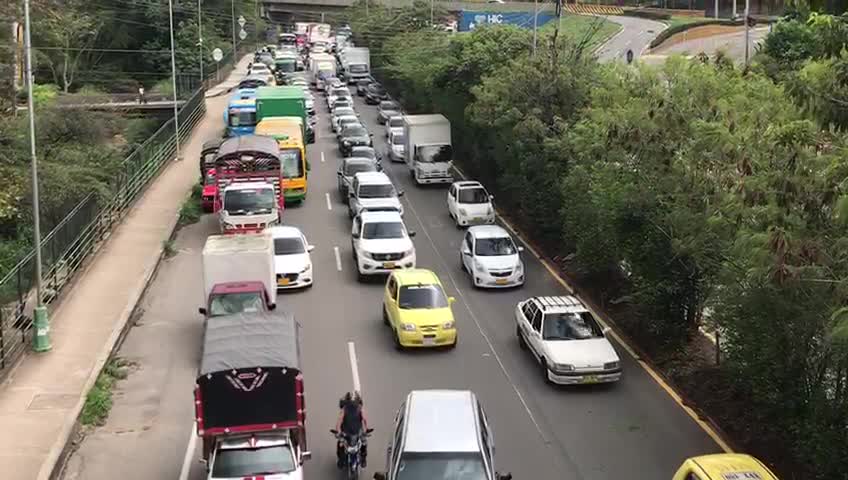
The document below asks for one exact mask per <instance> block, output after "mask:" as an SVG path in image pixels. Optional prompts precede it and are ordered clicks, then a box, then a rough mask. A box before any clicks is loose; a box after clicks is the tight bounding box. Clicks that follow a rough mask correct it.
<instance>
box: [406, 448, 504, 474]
mask: <svg viewBox="0 0 848 480" xmlns="http://www.w3.org/2000/svg"><path fill="white" fill-rule="evenodd" d="M394 478H395V479H396V480H432V479H434V478H444V479H449V480H487V479H488V476H487V475H486V466H485V464H484V463H483V457H482V456H481V455H480V454H479V453H433V452H427V453H417V452H404V453H403V454H402V455H401V457H400V465H398V469H397V472H396V473H395V476H394Z"/></svg>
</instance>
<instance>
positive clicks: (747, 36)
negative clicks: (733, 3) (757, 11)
mask: <svg viewBox="0 0 848 480" xmlns="http://www.w3.org/2000/svg"><path fill="white" fill-rule="evenodd" d="M750 14H751V0H745V67H748V48H749V47H750V43H751V40H750V39H751V37H750V34H751V33H750V32H751V28H750V26H749V23H748V15H750Z"/></svg>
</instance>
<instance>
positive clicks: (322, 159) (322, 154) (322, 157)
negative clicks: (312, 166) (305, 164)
mask: <svg viewBox="0 0 848 480" xmlns="http://www.w3.org/2000/svg"><path fill="white" fill-rule="evenodd" d="M321 163H324V152H321Z"/></svg>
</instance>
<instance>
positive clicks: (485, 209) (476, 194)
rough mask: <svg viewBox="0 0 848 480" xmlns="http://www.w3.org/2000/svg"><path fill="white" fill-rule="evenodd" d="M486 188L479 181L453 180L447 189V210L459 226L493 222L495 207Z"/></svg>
mask: <svg viewBox="0 0 848 480" xmlns="http://www.w3.org/2000/svg"><path fill="white" fill-rule="evenodd" d="M493 198H494V197H493V196H492V195H489V192H487V191H486V188H485V187H483V185H482V184H481V183H480V182H474V181H462V182H454V183H453V184H452V185H451V186H450V189H448V212H449V213H450V216H451V218H453V219H454V221H455V222H456V226H457V227H459V228H461V227H465V226H468V225H479V224H492V223H495V209H494V207H493V206H492V199H493Z"/></svg>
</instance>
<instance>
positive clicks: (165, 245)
mask: <svg viewBox="0 0 848 480" xmlns="http://www.w3.org/2000/svg"><path fill="white" fill-rule="evenodd" d="M162 254H163V255H165V258H171V257H173V256H174V255H176V254H177V247H176V245H174V241H173V240H172V239H168V240H165V241H164V242H162Z"/></svg>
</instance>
